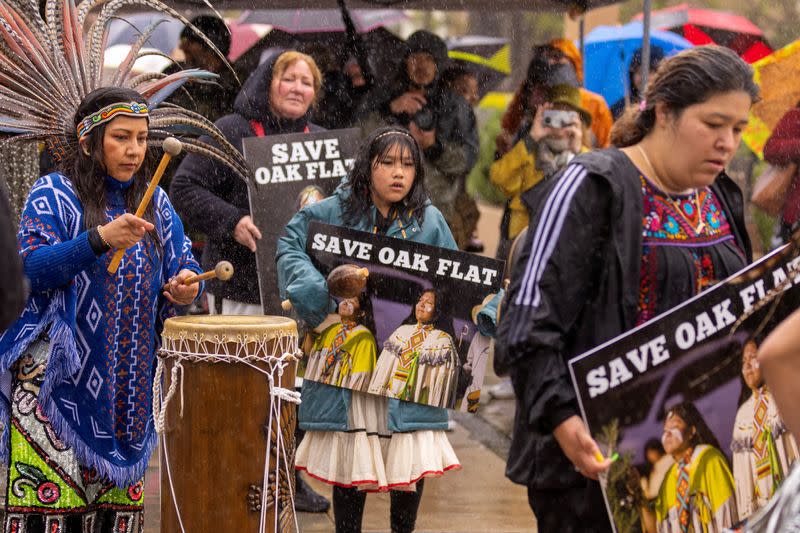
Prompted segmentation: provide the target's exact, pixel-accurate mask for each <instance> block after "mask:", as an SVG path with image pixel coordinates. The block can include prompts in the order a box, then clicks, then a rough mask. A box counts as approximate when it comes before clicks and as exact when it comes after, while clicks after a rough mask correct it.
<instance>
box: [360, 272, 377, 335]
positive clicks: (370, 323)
mask: <svg viewBox="0 0 800 533" xmlns="http://www.w3.org/2000/svg"><path fill="white" fill-rule="evenodd" d="M371 295H372V291H371V290H370V287H369V281H367V287H366V288H365V289H364V290H363V291H361V293H360V294H359V295H358V307H359V312H358V316H357V317H356V322H357V323H359V324H361V325H362V326H364V327H365V328H367V329H368V330H369V331H370V333H372V336H373V337H377V328H376V327H375V313H374V312H373V310H372V296H371Z"/></svg>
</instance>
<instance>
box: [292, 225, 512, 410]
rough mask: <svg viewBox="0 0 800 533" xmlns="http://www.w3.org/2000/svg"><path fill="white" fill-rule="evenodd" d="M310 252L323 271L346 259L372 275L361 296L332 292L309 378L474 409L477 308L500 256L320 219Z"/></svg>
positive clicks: (493, 284) (481, 351) (481, 370)
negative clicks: (332, 304)
mask: <svg viewBox="0 0 800 533" xmlns="http://www.w3.org/2000/svg"><path fill="white" fill-rule="evenodd" d="M414 230H416V228H412V229H410V231H414ZM307 252H308V254H309V256H310V257H311V259H312V261H313V262H314V265H315V266H316V267H317V269H318V270H319V271H320V272H321V273H322V274H323V275H325V276H328V275H329V273H330V272H332V271H333V270H334V269H335V268H336V267H338V266H339V265H343V264H352V265H356V266H358V267H362V268H366V269H367V271H368V272H369V275H368V277H367V281H366V286H365V289H364V290H363V291H362V292H361V293H360V294H358V295H356V296H354V297H348V298H339V299H338V300H339V302H338V312H339V314H338V315H335V316H334V317H332V320H331V321H330V323H329V324H328V325H327V327H325V328H324V331H323V332H322V334H321V335H320V336H319V337H318V338H317V340H316V342H315V344H314V347H313V348H312V349H311V350H310V354H309V357H308V360H307V363H306V370H305V376H304V378H305V379H311V380H314V381H320V382H322V383H327V384H330V385H336V386H340V387H346V388H350V389H353V390H359V391H362V392H369V393H372V394H378V395H382V396H387V397H391V398H399V399H401V400H406V401H413V402H417V403H423V404H426V405H433V406H437V407H447V408H450V409H460V410H462V411H467V412H475V411H477V408H478V404H479V400H480V389H481V386H482V383H483V377H484V375H485V371H486V363H487V358H488V339H487V338H486V337H484V336H483V335H481V334H479V333H478V334H476V331H477V328H476V324H475V320H476V316H475V315H476V314H477V312H478V311H479V310H480V309H481V308H482V305H484V304H485V303H486V302H488V301H489V297H490V296H493V295H495V294H497V292H498V291H499V290H500V287H501V278H502V274H503V262H502V261H497V260H495V259H490V258H487V257H482V256H478V255H475V254H470V253H466V252H460V251H457V250H447V249H444V248H438V247H436V246H431V245H427V244H421V243H416V242H413V241H410V240H404V239H393V238H390V237H386V236H382V235H376V234H372V233H366V232H362V231H356V230H352V229H347V228H342V227H338V226H330V225H327V224H322V223H319V222H311V224H310V225H309V231H308V241H307ZM328 285H329V290H331V292H335V290H334V289H333V288H331V280H330V279H329V281H328Z"/></svg>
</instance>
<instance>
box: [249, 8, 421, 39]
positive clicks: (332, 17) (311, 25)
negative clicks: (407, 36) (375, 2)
mask: <svg viewBox="0 0 800 533" xmlns="http://www.w3.org/2000/svg"><path fill="white" fill-rule="evenodd" d="M350 15H351V17H352V18H353V22H354V23H355V27H356V30H357V31H358V32H359V33H366V32H368V31H370V30H374V29H375V28H378V27H381V26H388V25H390V24H394V23H397V22H402V21H404V20H408V17H407V16H406V15H405V14H404V13H403V12H402V11H400V10H399V9H353V10H351V11H350ZM239 22H243V23H248V24H270V25H272V27H273V28H275V29H279V30H283V31H285V32H287V33H295V34H297V33H324V32H343V31H345V25H344V21H343V20H342V13H341V11H340V10H338V9H260V10H255V11H246V12H245V13H244V14H243V15H242V17H241V18H240V19H239Z"/></svg>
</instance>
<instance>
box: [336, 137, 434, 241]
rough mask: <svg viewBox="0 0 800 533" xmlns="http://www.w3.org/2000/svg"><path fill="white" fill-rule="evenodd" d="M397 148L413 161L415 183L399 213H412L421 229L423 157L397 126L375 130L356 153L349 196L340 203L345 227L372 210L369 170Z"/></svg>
mask: <svg viewBox="0 0 800 533" xmlns="http://www.w3.org/2000/svg"><path fill="white" fill-rule="evenodd" d="M395 146H399V147H400V149H401V150H402V151H403V153H406V152H407V153H410V154H411V158H412V159H413V160H414V170H415V171H416V172H415V174H414V183H413V184H412V185H411V190H410V191H409V192H408V194H407V195H406V197H405V198H404V199H403V200H402V202H401V203H402V205H399V206H395V207H396V208H399V209H398V211H399V212H400V213H404V212H408V211H410V212H411V216H412V217H414V218H416V219H417V222H419V224H420V225H422V223H423V221H424V220H425V204H426V202H427V200H428V193H427V191H426V190H425V169H424V167H423V165H422V153H421V151H420V149H419V145H418V144H417V141H415V140H414V138H413V137H412V136H411V134H410V133H409V132H408V130H407V129H405V128H402V127H400V126H386V127H382V128H378V129H376V130H375V131H373V132H372V133H370V135H369V137H367V139H366V140H365V141H364V143H363V144H361V146H360V147H359V149H358V153H357V154H356V159H355V162H354V163H353V170H351V171H350V175H349V177H348V182H347V186H348V187H349V188H350V195H349V196H348V197H347V198H345V199H344V200H342V203H343V206H342V207H343V219H344V223H345V224H347V225H351V226H353V225H356V224H358V222H359V221H361V219H362V218H363V217H364V216H365V215H366V214H367V213H368V212H369V208H370V207H371V206H372V195H371V190H372V169H373V168H375V166H377V164H378V160H379V159H380V158H381V157H383V156H385V155H386V154H387V153H388V152H389V150H391V149H392V148H394V147H395Z"/></svg>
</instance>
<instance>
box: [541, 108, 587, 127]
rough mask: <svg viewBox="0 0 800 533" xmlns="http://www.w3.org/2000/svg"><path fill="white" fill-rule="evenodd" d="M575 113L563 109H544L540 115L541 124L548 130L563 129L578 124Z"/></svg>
mask: <svg viewBox="0 0 800 533" xmlns="http://www.w3.org/2000/svg"><path fill="white" fill-rule="evenodd" d="M578 120H579V117H578V112H577V111H567V110H564V109H545V110H544V115H542V124H544V125H545V126H546V127H548V128H565V127H567V126H571V125H572V124H575V123H576V122H578Z"/></svg>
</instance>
